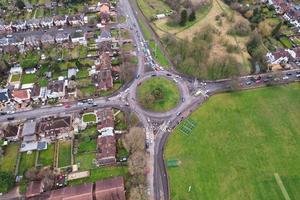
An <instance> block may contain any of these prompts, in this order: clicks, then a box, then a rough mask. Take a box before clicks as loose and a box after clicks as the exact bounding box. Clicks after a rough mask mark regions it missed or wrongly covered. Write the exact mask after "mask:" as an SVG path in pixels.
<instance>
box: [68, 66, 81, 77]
mask: <svg viewBox="0 0 300 200" xmlns="http://www.w3.org/2000/svg"><path fill="white" fill-rule="evenodd" d="M78 71H79V70H78V69H76V68H70V69H68V79H71V78H72V77H73V76H76V74H77V72H78Z"/></svg>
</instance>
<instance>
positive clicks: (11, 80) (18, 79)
mask: <svg viewBox="0 0 300 200" xmlns="http://www.w3.org/2000/svg"><path fill="white" fill-rule="evenodd" d="M20 80H21V75H20V74H14V75H12V76H11V79H10V82H17V81H20Z"/></svg>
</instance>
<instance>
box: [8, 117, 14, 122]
mask: <svg viewBox="0 0 300 200" xmlns="http://www.w3.org/2000/svg"><path fill="white" fill-rule="evenodd" d="M14 119H15V118H14V117H8V118H7V120H9V121H11V120H14Z"/></svg>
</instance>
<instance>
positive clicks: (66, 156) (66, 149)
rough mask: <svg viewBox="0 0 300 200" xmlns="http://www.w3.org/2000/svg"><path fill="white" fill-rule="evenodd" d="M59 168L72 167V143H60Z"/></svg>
mask: <svg viewBox="0 0 300 200" xmlns="http://www.w3.org/2000/svg"><path fill="white" fill-rule="evenodd" d="M58 156H59V157H58V166H59V167H65V166H69V165H71V142H69V141H65V142H59V155H58Z"/></svg>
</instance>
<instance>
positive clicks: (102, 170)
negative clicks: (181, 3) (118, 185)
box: [69, 166, 128, 185]
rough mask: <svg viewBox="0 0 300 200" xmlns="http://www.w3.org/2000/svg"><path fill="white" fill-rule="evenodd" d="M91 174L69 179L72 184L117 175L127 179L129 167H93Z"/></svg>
mask: <svg viewBox="0 0 300 200" xmlns="http://www.w3.org/2000/svg"><path fill="white" fill-rule="evenodd" d="M90 172H91V175H90V176H89V177H87V178H82V179H77V180H74V181H69V184H70V185H79V184H83V183H91V182H95V181H97V180H101V179H106V178H111V177H115V176H123V177H124V178H125V179H126V178H128V168H127V167H126V166H122V167H99V168H95V169H92V170H91V171H90Z"/></svg>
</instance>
